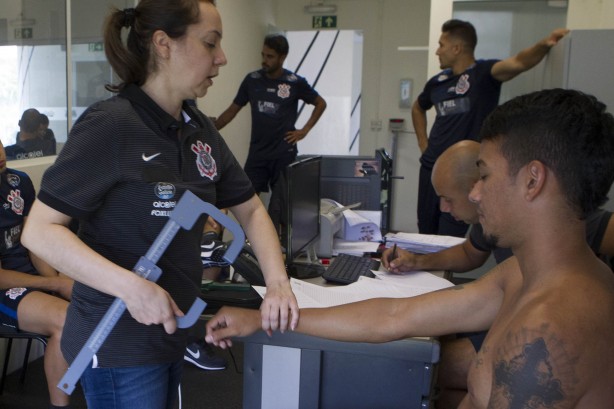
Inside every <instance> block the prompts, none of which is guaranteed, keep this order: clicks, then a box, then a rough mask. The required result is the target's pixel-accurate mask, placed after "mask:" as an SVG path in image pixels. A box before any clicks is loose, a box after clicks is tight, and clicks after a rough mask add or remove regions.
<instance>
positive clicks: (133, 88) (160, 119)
mask: <svg viewBox="0 0 614 409" xmlns="http://www.w3.org/2000/svg"><path fill="white" fill-rule="evenodd" d="M119 95H120V96H121V97H123V98H126V99H127V100H129V101H130V102H131V103H132V104H133V105H136V106H137V107H138V108H140V109H142V110H143V111H144V113H145V114H146V115H147V116H149V117H150V118H151V119H152V120H153V121H154V122H156V124H157V125H158V126H159V127H160V129H161V130H162V131H163V132H165V133H166V134H169V135H170V134H171V133H172V134H175V133H176V132H177V130H178V129H180V128H181V126H182V124H181V123H180V122H179V121H178V120H176V119H175V118H173V116H172V115H170V114H169V113H168V112H166V111H165V110H163V109H162V108H161V107H160V106H159V105H158V104H156V103H155V102H154V100H153V99H151V98H150V97H149V95H147V94H146V93H145V92H144V91H143V90H142V89H141V88H140V87H138V86H137V85H135V84H128V85H126V86H125V87H124V88H123V89H122V90H121V91H120V93H119ZM185 110H186V104H185V103H184V104H183V110H182V111H181V114H182V115H183V119H184V121H185V122H189V121H190V119H191V118H190V116H189V115H188V113H186V111H185Z"/></svg>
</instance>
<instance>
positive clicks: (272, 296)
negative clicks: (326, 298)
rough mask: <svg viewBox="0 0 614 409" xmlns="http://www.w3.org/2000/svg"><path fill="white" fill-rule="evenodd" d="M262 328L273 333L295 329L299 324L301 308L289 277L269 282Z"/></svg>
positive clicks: (264, 301) (268, 332) (263, 306)
mask: <svg viewBox="0 0 614 409" xmlns="http://www.w3.org/2000/svg"><path fill="white" fill-rule="evenodd" d="M260 313H261V316H262V329H263V330H264V331H266V332H267V334H269V335H271V334H272V333H273V331H275V330H280V331H281V332H284V331H285V330H286V329H288V328H290V329H291V330H294V329H295V328H296V326H297V324H298V318H299V308H298V303H297V302H296V297H295V296H294V293H293V292H292V288H291V287H290V281H289V280H288V279H285V280H282V281H277V282H273V283H267V290H266V295H265V297H264V300H263V301H262V305H261V306H260Z"/></svg>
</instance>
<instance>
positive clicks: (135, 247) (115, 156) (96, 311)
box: [38, 86, 255, 367]
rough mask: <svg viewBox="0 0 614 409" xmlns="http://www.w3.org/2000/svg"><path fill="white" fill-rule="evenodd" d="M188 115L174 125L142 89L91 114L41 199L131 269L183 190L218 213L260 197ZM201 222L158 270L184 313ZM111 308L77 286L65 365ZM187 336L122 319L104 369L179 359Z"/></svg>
mask: <svg viewBox="0 0 614 409" xmlns="http://www.w3.org/2000/svg"><path fill="white" fill-rule="evenodd" d="M183 109H184V119H185V122H178V121H176V120H175V119H174V118H173V117H172V116H170V115H169V114H168V113H166V112H165V111H163V110H162V109H161V108H160V107H159V106H158V105H157V104H155V102H154V101H153V100H151V99H150V98H149V97H148V96H147V95H146V94H145V93H144V92H143V91H142V90H141V89H140V88H138V87H136V86H128V87H126V88H125V89H124V90H123V91H122V92H121V93H120V94H119V95H118V96H115V97H113V98H110V99H108V100H106V101H102V102H99V103H97V104H94V105H93V106H91V107H90V108H88V109H87V111H86V112H85V113H84V114H83V115H82V116H81V117H80V118H79V119H78V121H77V122H76V123H75V125H74V127H73V128H72V130H71V132H70V136H69V138H68V141H67V143H66V145H65V146H64V148H63V149H62V151H61V153H60V155H59V156H58V159H57V161H56V162H55V164H54V165H52V166H51V167H50V168H49V169H48V170H47V172H46V173H45V175H44V177H43V181H42V185H41V189H40V193H39V196H38V197H39V199H40V200H41V201H42V202H44V203H45V204H47V205H48V206H51V207H52V208H54V209H56V210H57V211H59V212H62V213H64V214H66V215H68V216H71V217H73V218H76V219H78V220H79V236H80V238H81V239H82V240H83V241H84V242H85V243H86V244H87V245H88V246H90V247H91V248H92V249H93V250H95V251H96V252H98V253H100V254H101V255H103V256H104V257H106V258H108V259H109V260H111V261H113V262H114V263H116V264H118V265H120V266H122V267H124V268H127V269H129V270H131V269H132V268H133V267H134V265H135V264H136V262H137V260H138V259H139V257H140V256H143V255H145V253H146V252H147V250H148V249H149V247H150V245H151V244H152V243H153V241H154V240H155V238H156V237H157V236H158V233H159V232H160V231H161V229H162V228H163V226H164V225H165V223H166V222H167V220H168V217H167V216H168V214H169V212H170V211H171V210H172V209H173V207H175V205H176V202H177V200H179V198H180V197H181V195H182V193H183V192H184V191H185V190H186V189H189V190H190V191H192V193H194V194H196V195H197V196H198V197H200V198H201V199H202V200H204V201H206V202H209V203H212V204H215V205H217V206H218V207H220V208H224V207H230V206H234V205H238V204H240V203H243V202H245V201H247V200H248V199H250V198H251V197H252V196H253V195H254V194H255V192H254V190H253V188H252V186H251V183H250V181H249V179H248V178H247V176H246V175H245V173H244V172H243V170H242V168H241V166H240V165H239V163H238V162H237V161H236V159H235V158H234V156H233V155H232V153H231V152H230V150H229V149H228V147H227V145H226V144H225V142H224V140H223V139H222V137H221V136H220V134H219V133H218V132H217V130H216V129H215V127H214V125H213V124H212V123H211V121H210V120H209V119H208V118H206V117H205V116H204V115H203V114H202V113H201V112H200V111H198V110H197V109H196V108H194V107H192V106H189V105H188V104H184V106H183ZM204 221H205V217H204V216H203V217H201V218H200V219H199V221H198V222H197V223H196V225H195V226H194V228H193V229H192V230H191V231H185V230H180V231H179V232H178V233H177V235H176V236H175V239H174V240H173V241H172V243H171V244H170V246H169V247H168V249H167V250H166V252H165V253H164V255H163V256H162V258H161V259H160V260H159V261H158V263H157V265H158V266H159V267H160V268H161V269H162V271H163V274H162V277H161V278H160V280H159V281H158V283H159V284H160V285H161V286H162V287H163V288H164V289H166V290H167V291H168V292H169V293H170V294H171V296H172V297H173V299H174V300H175V302H176V303H177V305H178V306H179V307H180V308H181V309H182V310H183V311H187V309H188V308H189V306H190V305H191V304H192V302H193V301H194V298H195V297H197V296H198V294H199V291H198V288H199V283H200V280H201V274H202V264H201V260H200V252H199V244H200V237H201V234H202V231H203V225H204ZM85 268H87V267H86V266H85ZM112 301H113V298H112V297H110V296H108V295H106V294H104V293H101V292H99V291H97V290H95V289H93V288H90V287H87V286H85V285H83V284H80V283H75V288H74V290H73V299H72V302H71V304H70V307H69V310H68V315H67V320H66V325H65V330H64V336H63V337H62V350H63V352H64V355H65V357H66V359H67V360H68V361H69V362H72V360H73V359H74V357H75V356H76V354H77V353H78V352H79V350H80V348H81V346H82V345H83V344H84V343H85V342H86V341H87V338H88V337H89V335H90V334H91V333H92V331H93V329H94V328H95V327H96V325H97V324H98V322H99V321H100V318H101V317H102V315H103V314H104V313H105V312H106V310H107V308H108V306H109V305H110V303H111V302H112ZM186 332H187V331H186V330H178V331H177V332H176V333H175V334H174V335H168V334H166V333H165V332H164V329H163V327H162V326H160V325H151V326H146V325H141V324H138V323H137V322H136V321H134V320H133V319H132V318H131V317H130V316H129V314H128V313H127V312H126V313H124V315H123V316H122V318H121V319H120V322H119V323H118V325H117V326H116V327H115V329H114V331H113V332H112V333H111V335H110V336H109V338H108V339H107V341H106V342H105V343H104V344H103V346H102V348H101V349H100V350H99V352H98V354H97V362H98V365H99V366H104V367H115V366H133V365H141V364H151V363H161V362H171V361H176V360H180V359H182V355H183V350H184V348H185V338H186Z"/></svg>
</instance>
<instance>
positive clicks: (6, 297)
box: [0, 143, 73, 407]
mask: <svg viewBox="0 0 614 409" xmlns="http://www.w3.org/2000/svg"><path fill="white" fill-rule="evenodd" d="M0 200H1V201H2V205H3V206H2V210H0V234H2V237H4V240H3V241H2V242H0V289H2V291H1V292H0V324H1V325H2V326H3V327H4V328H5V329H6V328H11V329H14V330H15V331H19V330H21V331H28V332H36V333H39V334H42V335H46V336H48V343H47V348H46V349H45V357H44V361H45V362H44V367H45V375H46V377H47V387H48V389H49V396H50V400H51V405H52V406H51V407H68V405H69V396H68V395H66V394H65V393H64V392H63V391H62V390H60V389H58V388H57V387H56V385H57V384H58V382H59V381H60V379H61V378H62V376H63V375H64V372H65V371H66V369H67V364H66V361H65V360H64V357H63V355H62V352H61V351H60V339H61V336H62V330H63V328H64V320H65V318H66V308H67V307H68V302H67V301H66V300H68V299H70V295H71V292H72V284H73V281H72V280H71V279H68V278H66V277H63V276H60V275H59V274H58V273H57V272H56V271H55V270H54V269H53V268H51V267H50V266H49V265H47V264H45V263H44V262H43V261H42V260H40V259H38V258H37V257H36V256H35V255H34V254H31V253H29V252H28V250H27V249H26V248H25V247H24V246H23V245H22V244H21V241H20V237H21V231H22V228H23V224H24V222H25V220H26V217H27V215H28V212H29V211H30V208H31V207H32V203H33V202H34V187H33V186H32V182H31V181H30V178H29V177H28V176H27V175H26V174H25V173H23V172H19V171H16V170H13V169H7V167H6V156H5V153H4V147H3V146H2V144H1V143H0Z"/></svg>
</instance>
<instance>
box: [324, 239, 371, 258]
mask: <svg viewBox="0 0 614 409" xmlns="http://www.w3.org/2000/svg"><path fill="white" fill-rule="evenodd" d="M379 245H380V243H377V242H371V241H348V240H342V239H334V240H333V256H337V255H339V253H345V254H353V255H355V256H362V255H363V253H375V252H376V251H377V248H378V247H379Z"/></svg>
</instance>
